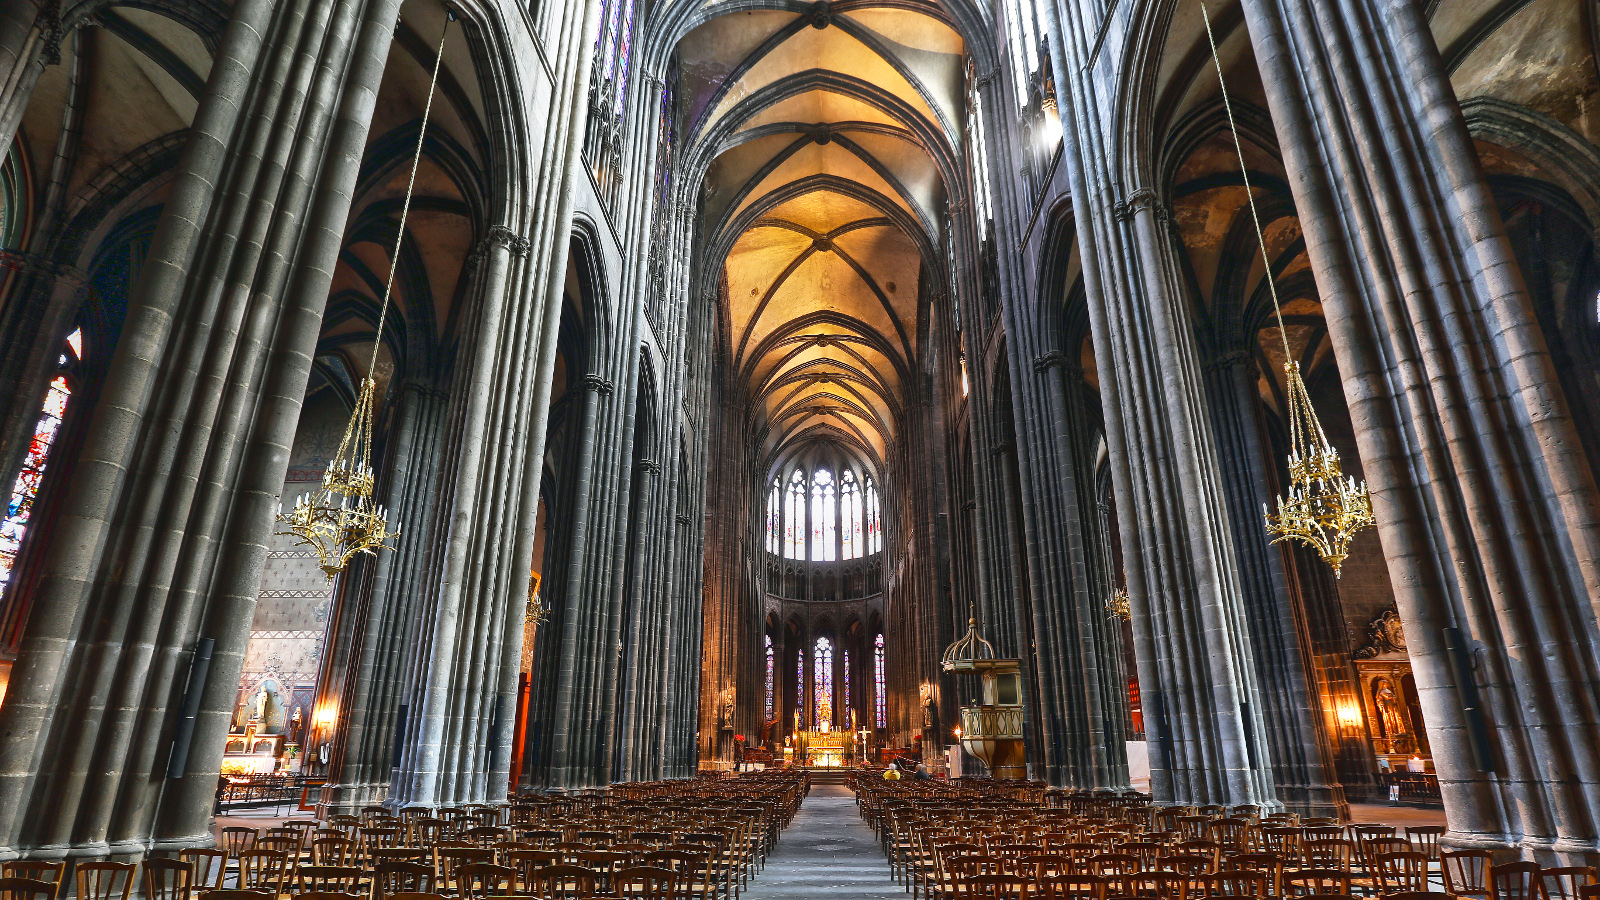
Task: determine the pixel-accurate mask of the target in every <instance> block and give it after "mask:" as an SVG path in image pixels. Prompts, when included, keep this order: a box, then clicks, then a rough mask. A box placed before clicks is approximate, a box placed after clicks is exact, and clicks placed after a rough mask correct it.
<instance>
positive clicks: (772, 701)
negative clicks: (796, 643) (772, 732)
mask: <svg viewBox="0 0 1600 900" xmlns="http://www.w3.org/2000/svg"><path fill="white" fill-rule="evenodd" d="M766 641H767V721H768V722H771V721H772V719H773V707H774V705H776V704H777V702H778V692H777V691H775V690H773V688H775V687H776V685H775V684H773V678H774V676H775V675H776V674H777V671H778V670H777V667H776V666H775V665H774V663H775V662H777V660H776V658H774V656H773V654H772V635H770V634H769V635H767V636H766Z"/></svg>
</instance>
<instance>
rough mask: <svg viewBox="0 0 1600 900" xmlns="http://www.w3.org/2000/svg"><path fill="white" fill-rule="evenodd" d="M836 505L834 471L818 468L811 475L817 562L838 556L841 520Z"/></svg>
mask: <svg viewBox="0 0 1600 900" xmlns="http://www.w3.org/2000/svg"><path fill="white" fill-rule="evenodd" d="M834 505H835V501H834V496H833V473H832V472H829V471H828V470H827V469H818V470H817V474H815V475H813V476H811V558H812V559H813V560H815V561H817V562H832V561H833V560H834V559H836V558H837V557H836V555H835V554H836V553H837V551H838V547H839V520H838V518H837V516H838V512H837V511H836V510H835V508H834Z"/></svg>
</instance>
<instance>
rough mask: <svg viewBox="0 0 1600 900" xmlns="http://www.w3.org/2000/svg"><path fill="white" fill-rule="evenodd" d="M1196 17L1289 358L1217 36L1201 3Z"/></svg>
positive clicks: (1276, 294) (1274, 315) (1284, 356)
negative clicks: (1200, 22)
mask: <svg viewBox="0 0 1600 900" xmlns="http://www.w3.org/2000/svg"><path fill="white" fill-rule="evenodd" d="M1200 18H1201V19H1203V20H1204V21H1205V23H1206V41H1207V42H1208V43H1209V44H1210V45H1211V62H1212V64H1213V65H1215V66H1216V67H1217V88H1218V90H1220V91H1221V92H1222V111H1223V112H1224V113H1225V114H1226V115H1227V117H1228V134H1229V135H1230V136H1232V138H1233V152H1234V154H1235V155H1236V156H1237V157H1238V158H1239V177H1240V178H1242V179H1244V196H1245V202H1246V203H1247V204H1248V205H1249V207H1250V221H1251V222H1252V223H1253V224H1254V225H1255V227H1256V246H1258V247H1260V248H1261V265H1262V267H1263V268H1264V269H1265V270H1266V279H1267V294H1268V295H1269V296H1271V297H1272V316H1273V318H1275V319H1277V321H1278V336H1279V337H1281V338H1283V358H1284V359H1286V360H1289V359H1293V358H1294V357H1293V355H1292V354H1291V353H1290V352H1289V333H1288V332H1287V331H1285V330H1284V328H1283V308H1282V307H1281V306H1280V305H1279V303H1278V285H1277V284H1276V279H1275V278H1274V277H1273V274H1272V259H1271V257H1269V256H1268V255H1267V238H1266V235H1265V233H1263V231H1262V230H1261V215H1260V213H1258V212H1257V211H1256V192H1255V189H1254V188H1253V187H1251V185H1250V170H1249V169H1248V168H1246V167H1245V164H1244V145H1243V144H1241V143H1240V141H1239V124H1238V122H1236V121H1234V118H1233V102H1232V101H1231V100H1229V99H1228V83H1227V81H1226V80H1225V79H1224V78H1223V77H1222V57H1221V56H1220V55H1219V54H1218V53H1217V38H1216V35H1214V34H1212V32H1211V13H1210V12H1208V11H1207V10H1206V5H1205V3H1204V2H1202V3H1201V4H1200Z"/></svg>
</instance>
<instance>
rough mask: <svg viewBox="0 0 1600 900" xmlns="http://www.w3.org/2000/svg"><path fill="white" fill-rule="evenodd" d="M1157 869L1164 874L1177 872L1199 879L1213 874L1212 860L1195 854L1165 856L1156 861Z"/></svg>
mask: <svg viewBox="0 0 1600 900" xmlns="http://www.w3.org/2000/svg"><path fill="white" fill-rule="evenodd" d="M1156 868H1157V869H1158V870H1160V871H1163V872H1177V873H1179V874H1180V875H1184V876H1187V877H1189V878H1199V877H1201V876H1202V875H1210V874H1211V872H1212V868H1213V867H1212V865H1211V859H1210V858H1209V857H1205V856H1194V855H1193V854H1187V853H1186V854H1180V855H1178V856H1163V857H1160V858H1158V859H1157V860H1156Z"/></svg>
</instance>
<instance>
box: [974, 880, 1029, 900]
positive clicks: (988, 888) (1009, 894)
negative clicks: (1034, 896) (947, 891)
mask: <svg viewBox="0 0 1600 900" xmlns="http://www.w3.org/2000/svg"><path fill="white" fill-rule="evenodd" d="M956 889H957V890H958V891H959V892H960V894H961V895H962V896H965V897H974V898H981V900H1026V898H1027V896H1028V888H1027V886H1026V885H1025V884H1024V883H1023V882H1020V881H1018V880H1017V879H1015V878H1012V877H1011V876H1010V875H998V874H996V875H972V876H970V877H967V878H963V879H961V880H960V881H959V882H957V888H956Z"/></svg>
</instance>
